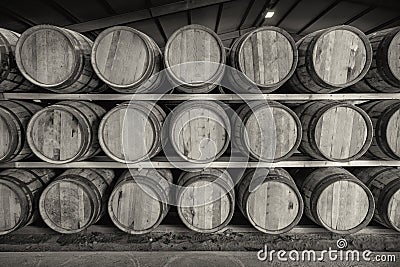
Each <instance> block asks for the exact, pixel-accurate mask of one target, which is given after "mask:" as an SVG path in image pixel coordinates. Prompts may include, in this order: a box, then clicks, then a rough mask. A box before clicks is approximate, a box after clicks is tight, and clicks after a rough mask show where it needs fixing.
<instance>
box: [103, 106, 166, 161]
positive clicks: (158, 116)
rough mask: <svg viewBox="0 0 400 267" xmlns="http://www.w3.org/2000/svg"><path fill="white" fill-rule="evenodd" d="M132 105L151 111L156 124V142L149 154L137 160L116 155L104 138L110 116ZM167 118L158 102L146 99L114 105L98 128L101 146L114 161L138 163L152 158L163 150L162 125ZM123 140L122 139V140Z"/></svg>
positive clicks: (152, 120)
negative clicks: (146, 100)
mask: <svg viewBox="0 0 400 267" xmlns="http://www.w3.org/2000/svg"><path fill="white" fill-rule="evenodd" d="M132 106H136V108H140V107H141V108H143V109H145V110H147V112H149V113H148V114H149V119H150V121H151V123H152V125H153V126H154V133H155V134H156V135H157V136H156V137H155V138H154V139H155V142H154V144H153V146H152V148H151V149H150V151H149V154H148V155H147V156H143V157H141V158H139V159H137V160H134V161H132V160H126V159H124V158H119V157H118V156H116V155H114V154H113V153H112V151H111V150H110V149H109V148H108V147H107V144H106V142H105V140H104V136H103V133H104V128H105V124H106V122H107V120H108V119H109V117H110V116H111V115H112V114H113V113H114V112H115V111H118V110H119V109H123V108H129V107H132ZM165 118H166V114H165V112H164V110H163V109H162V108H161V107H160V106H159V105H157V104H156V103H151V104H150V103H149V102H145V101H141V102H124V103H122V104H120V105H118V106H116V107H114V108H113V109H111V110H110V111H108V112H107V113H106V114H105V115H104V116H103V118H102V119H101V121H100V124H99V130H98V140H99V144H100V147H101V149H102V151H103V152H104V153H105V154H106V155H107V156H108V157H110V158H111V159H113V160H114V161H117V162H121V163H136V162H140V161H143V160H144V159H151V158H153V157H154V156H156V155H157V154H158V153H160V152H161V150H162V143H161V131H162V126H163V123H164V121H165ZM121 142H122V141H121Z"/></svg>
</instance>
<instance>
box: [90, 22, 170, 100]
mask: <svg viewBox="0 0 400 267" xmlns="http://www.w3.org/2000/svg"><path fill="white" fill-rule="evenodd" d="M118 30H125V31H130V32H132V33H134V34H136V35H138V36H140V37H141V38H142V40H143V41H144V42H145V43H146V44H147V48H148V52H149V62H148V66H149V68H148V69H147V70H146V72H145V73H144V74H143V76H142V77H141V79H140V80H138V81H136V82H134V83H132V84H130V85H120V84H115V83H113V82H110V81H109V80H107V78H105V77H104V75H103V74H102V73H101V72H100V70H99V68H98V66H97V60H96V51H97V47H98V45H99V43H100V42H101V39H102V38H104V37H105V36H106V35H108V34H110V33H111V32H113V31H118ZM91 64H92V67H93V70H94V71H95V73H96V74H97V76H98V77H99V78H100V79H101V80H102V81H103V82H104V83H106V84H107V85H108V86H109V87H110V88H111V89H113V90H114V91H117V92H119V93H136V92H137V91H138V89H140V88H141V86H142V85H143V84H145V83H148V82H150V83H151V84H149V85H147V84H146V86H145V88H143V89H144V91H143V92H150V91H152V90H153V89H154V88H156V87H157V86H158V85H160V83H161V82H162V79H161V76H162V75H159V76H156V75H158V74H157V73H158V72H160V71H161V70H162V68H163V57H162V52H161V49H160V48H159V46H158V45H157V43H156V42H155V41H154V40H153V39H152V38H151V37H150V36H148V35H146V34H145V33H143V32H141V31H139V30H136V29H134V28H132V27H129V26H114V27H111V28H108V29H106V30H104V31H102V32H101V33H100V34H99V35H98V36H97V38H96V40H95V42H94V43H93V47H92V52H91ZM155 77H156V78H155Z"/></svg>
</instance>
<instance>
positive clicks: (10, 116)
mask: <svg viewBox="0 0 400 267" xmlns="http://www.w3.org/2000/svg"><path fill="white" fill-rule="evenodd" d="M41 108H42V107H41V106H39V105H36V104H33V103H29V102H23V101H12V100H7V101H0V162H9V161H19V160H22V159H26V158H28V157H30V156H31V155H32V151H31V149H30V148H29V146H28V143H27V142H26V128H27V125H28V122H29V120H30V119H31V117H32V115H33V114H34V113H36V112H37V111H39V110H40V109H41Z"/></svg>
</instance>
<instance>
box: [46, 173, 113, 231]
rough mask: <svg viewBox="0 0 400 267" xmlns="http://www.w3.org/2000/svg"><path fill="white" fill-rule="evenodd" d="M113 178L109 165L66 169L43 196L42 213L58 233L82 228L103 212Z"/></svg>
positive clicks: (48, 223) (98, 217) (47, 188)
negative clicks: (106, 167)
mask: <svg viewBox="0 0 400 267" xmlns="http://www.w3.org/2000/svg"><path fill="white" fill-rule="evenodd" d="M113 179H114V172H113V170H109V169H69V170H66V171H65V172H63V173H62V174H61V175H60V176H58V177H57V178H56V179H55V180H54V181H52V182H51V183H50V184H49V185H48V186H47V187H46V188H45V189H44V191H43V193H42V195H41V196H40V199H39V211H40V216H42V219H43V220H44V222H45V223H46V224H47V225H48V226H49V227H50V228H51V229H53V230H54V231H57V232H59V233H63V234H73V233H78V232H81V231H82V230H84V229H86V228H87V227H89V226H90V225H92V224H94V223H95V222H97V221H98V220H99V219H100V218H101V216H103V214H104V212H105V211H106V208H107V202H106V201H107V199H108V195H109V189H110V184H111V183H112V181H113Z"/></svg>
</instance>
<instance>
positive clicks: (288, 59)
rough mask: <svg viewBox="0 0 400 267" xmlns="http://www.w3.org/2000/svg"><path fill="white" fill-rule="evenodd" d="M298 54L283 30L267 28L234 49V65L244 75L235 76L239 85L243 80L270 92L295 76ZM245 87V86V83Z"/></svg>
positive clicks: (244, 38)
mask: <svg viewBox="0 0 400 267" xmlns="http://www.w3.org/2000/svg"><path fill="white" fill-rule="evenodd" d="M297 60H298V54H297V48H296V43H295V42H294V40H293V38H292V37H291V36H290V34H288V33H287V32H286V31H284V30H283V29H280V28H277V27H272V26H265V27H260V28H257V29H256V30H253V31H251V32H249V33H247V34H245V35H243V36H241V37H240V38H238V39H237V40H236V41H235V42H234V44H233V45H232V47H231V50H230V53H229V61H230V65H231V66H232V67H234V68H236V69H237V70H238V71H240V72H241V73H243V74H244V76H242V75H232V76H233V78H234V79H235V80H236V82H237V84H238V85H241V84H242V83H243V82H242V81H241V78H242V77H245V78H247V80H248V81H250V82H251V83H252V84H255V85H256V86H257V87H258V88H260V89H261V91H262V92H263V93H269V92H272V91H274V90H275V89H277V88H279V87H280V86H281V85H282V84H284V83H285V82H286V81H287V80H288V79H289V78H290V77H291V76H292V74H293V73H294V71H295V69H296V66H297ZM244 84H245V83H244Z"/></svg>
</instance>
